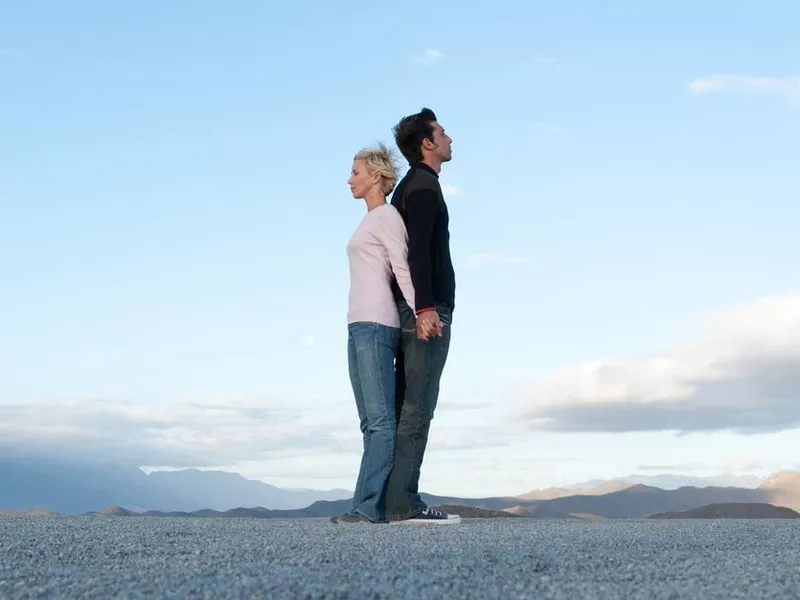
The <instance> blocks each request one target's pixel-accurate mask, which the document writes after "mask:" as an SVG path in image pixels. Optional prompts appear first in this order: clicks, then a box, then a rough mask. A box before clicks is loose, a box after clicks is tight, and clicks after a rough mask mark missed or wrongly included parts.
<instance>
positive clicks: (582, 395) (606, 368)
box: [515, 293, 800, 433]
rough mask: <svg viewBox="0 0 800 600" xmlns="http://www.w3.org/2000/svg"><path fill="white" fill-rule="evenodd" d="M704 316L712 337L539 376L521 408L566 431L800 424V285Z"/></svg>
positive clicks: (541, 425) (741, 429) (758, 429)
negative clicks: (659, 351)
mask: <svg viewBox="0 0 800 600" xmlns="http://www.w3.org/2000/svg"><path fill="white" fill-rule="evenodd" d="M703 324H704V326H705V327H704V329H706V330H707V333H706V334H705V335H704V336H703V337H702V338H700V339H699V340H698V341H696V342H695V343H692V344H688V345H686V346H684V347H680V348H676V349H674V350H673V351H672V352H670V353H668V354H666V355H663V356H656V357H651V358H641V359H639V358H634V359H627V360H624V359H623V360H599V361H595V362H591V363H586V364H580V365H575V366H572V367H569V368H567V369H564V370H562V371H560V372H556V373H554V374H553V375H551V376H549V377H547V378H545V379H543V380H540V381H537V382H535V383H534V384H533V385H531V386H530V387H528V388H527V389H526V390H525V392H524V399H523V401H522V402H521V403H520V404H519V405H518V407H517V411H516V413H515V417H516V418H518V419H522V420H523V421H524V422H525V423H526V424H527V425H528V426H529V427H531V428H534V429H541V430H550V431H562V432H633V431H639V432H641V431H678V432H692V431H717V430H728V431H734V432H737V433H765V432H774V431H780V430H785V429H796V428H798V427H800V293H792V294H785V295H780V296H774V297H769V298H764V299H762V300H759V301H757V302H754V303H752V304H748V305H745V306H740V307H736V308H734V309H731V310H728V311H726V312H724V313H721V314H719V315H717V316H715V317H713V318H711V319H708V320H707V321H706V322H705V323H703Z"/></svg>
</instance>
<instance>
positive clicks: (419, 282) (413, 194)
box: [386, 108, 460, 524]
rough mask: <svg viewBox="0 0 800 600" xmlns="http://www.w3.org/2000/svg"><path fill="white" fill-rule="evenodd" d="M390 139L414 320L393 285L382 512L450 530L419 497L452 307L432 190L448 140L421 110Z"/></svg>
mask: <svg viewBox="0 0 800 600" xmlns="http://www.w3.org/2000/svg"><path fill="white" fill-rule="evenodd" d="M393 131H394V137H395V142H396V143H397V146H398V148H399V149H400V151H401V152H402V154H403V156H404V157H405V158H406V160H407V161H408V163H409V170H408V173H406V175H405V177H403V179H402V180H401V181H400V182H399V183H398V184H397V187H396V189H395V191H394V194H393V195H392V204H393V205H394V206H395V207H396V208H397V210H398V211H399V212H400V214H401V215H402V217H403V221H404V222H405V224H406V229H407V231H408V265H409V270H410V271H411V281H412V283H413V285H414V297H415V302H414V304H415V308H416V314H414V312H413V311H412V310H411V308H410V307H409V306H408V304H407V303H406V302H405V300H404V299H403V295H402V293H401V292H400V290H399V288H398V287H397V285H396V284H395V285H394V291H395V299H396V301H397V308H398V311H399V312H400V321H401V326H402V328H403V341H402V345H401V350H400V352H399V355H398V358H397V394H396V399H397V400H396V401H397V442H396V445H395V461H394V468H393V469H392V473H391V476H390V478H389V483H388V485H387V489H386V510H387V514H388V515H389V518H390V520H392V521H395V522H415V523H416V522H426V523H442V524H450V523H457V522H459V520H460V519H459V517H458V516H457V515H447V514H444V513H442V512H439V511H436V510H434V509H431V508H430V507H428V506H427V505H426V504H425V502H423V501H422V499H421V498H420V495H419V489H418V488H419V477H420V468H421V466H422V459H423V457H424V454H425V447H426V445H427V442H428V432H429V430H430V422H431V419H433V412H434V410H435V408H436V403H437V401H438V398H439V381H440V379H441V376H442V371H443V370H444V365H445V362H446V361H447V353H448V350H449V347H450V326H451V323H452V312H453V308H454V306H455V274H454V271H453V264H452V261H451V259H450V233H449V216H448V212H447V205H446V204H445V200H444V195H443V194H442V187H441V185H440V184H439V172H440V171H441V168H442V163H445V162H448V161H449V160H450V159H451V144H452V142H453V140H452V139H451V138H450V136H449V135H447V133H445V130H444V128H443V127H442V126H441V124H439V122H438V120H437V118H436V115H435V114H434V113H433V111H432V110H430V109H428V108H423V109H422V110H421V111H420V112H419V113H416V114H413V115H410V116H407V117H404V118H402V119H401V120H400V122H399V123H398V124H397V125H396V126H395V127H394V130H393Z"/></svg>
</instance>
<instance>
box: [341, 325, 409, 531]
mask: <svg viewBox="0 0 800 600" xmlns="http://www.w3.org/2000/svg"><path fill="white" fill-rule="evenodd" d="M347 329H348V341H347V355H348V363H349V367H350V383H351V384H352V386H353V394H354V395H355V398H356V408H357V410H358V418H359V420H360V421H361V433H362V434H363V440H364V453H363V455H362V457H361V468H360V469H359V472H358V479H357V480H356V488H355V492H354V493H353V511H354V512H358V513H360V514H362V515H364V516H365V517H366V518H367V519H369V520H370V521H376V522H385V521H387V515H386V498H385V494H386V482H387V481H388V480H389V474H390V473H391V471H392V466H393V464H394V451H395V450H394V445H395V441H396V439H397V416H396V408H395V364H394V363H395V356H396V354H397V350H398V347H399V345H400V335H401V334H400V328H399V327H389V326H387V325H382V324H380V323H370V322H359V323H350V324H349V325H348V327H347Z"/></svg>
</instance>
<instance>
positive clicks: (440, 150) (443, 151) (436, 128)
mask: <svg viewBox="0 0 800 600" xmlns="http://www.w3.org/2000/svg"><path fill="white" fill-rule="evenodd" d="M452 144H453V140H452V138H451V137H450V136H449V135H447V134H446V133H445V131H444V127H442V126H441V125H440V124H439V123H438V122H437V121H434V122H433V148H431V152H432V153H433V155H434V156H436V158H438V159H439V161H440V162H447V161H449V160H450V159H451V158H452V157H453V149H452Z"/></svg>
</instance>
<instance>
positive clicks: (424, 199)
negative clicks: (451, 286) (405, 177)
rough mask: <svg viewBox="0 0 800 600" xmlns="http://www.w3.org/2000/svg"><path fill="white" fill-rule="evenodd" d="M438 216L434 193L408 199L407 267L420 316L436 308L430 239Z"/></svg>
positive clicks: (416, 195) (420, 193)
mask: <svg viewBox="0 0 800 600" xmlns="http://www.w3.org/2000/svg"><path fill="white" fill-rule="evenodd" d="M438 214H439V198H438V196H437V195H436V192H434V191H433V190H429V189H427V190H418V191H415V192H411V193H410V194H409V195H408V197H407V198H406V229H407V230H408V268H409V271H411V282H412V283H413V284H414V297H415V298H414V299H415V300H416V302H415V304H416V312H417V314H418V315H419V314H420V313H423V312H426V311H431V310H434V309H435V306H434V297H433V269H432V265H431V240H432V238H433V229H434V225H435V223H436V217H437V215H438Z"/></svg>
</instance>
